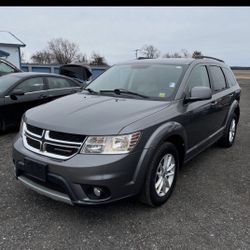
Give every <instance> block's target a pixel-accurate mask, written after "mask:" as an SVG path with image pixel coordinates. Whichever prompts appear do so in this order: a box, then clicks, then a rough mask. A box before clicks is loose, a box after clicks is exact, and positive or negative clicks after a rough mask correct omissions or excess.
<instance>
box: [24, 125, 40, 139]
mask: <svg viewBox="0 0 250 250" xmlns="http://www.w3.org/2000/svg"><path fill="white" fill-rule="evenodd" d="M26 126H27V129H28V130H29V131H30V132H31V133H33V134H36V135H39V136H42V134H43V129H41V128H37V127H34V126H31V125H29V124H26Z"/></svg>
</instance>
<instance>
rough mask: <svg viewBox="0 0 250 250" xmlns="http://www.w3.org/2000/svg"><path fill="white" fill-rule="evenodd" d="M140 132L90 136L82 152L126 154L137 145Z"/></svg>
mask: <svg viewBox="0 0 250 250" xmlns="http://www.w3.org/2000/svg"><path fill="white" fill-rule="evenodd" d="M140 135H141V134H140V132H136V133H133V134H129V135H119V136H89V137H88V138H87V139H86V141H85V143H84V145H83V147H82V150H81V153H82V154H126V153H129V152H130V151H131V150H133V148H134V147H135V146H136V144H137V142H138V140H139V138H140Z"/></svg>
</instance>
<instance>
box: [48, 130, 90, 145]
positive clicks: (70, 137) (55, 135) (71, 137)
mask: <svg viewBox="0 0 250 250" xmlns="http://www.w3.org/2000/svg"><path fill="white" fill-rule="evenodd" d="M49 136H50V138H52V139H56V140H62V141H73V142H83V141H84V139H85V136H84V135H75V134H68V133H61V132H55V131H50V132H49Z"/></svg>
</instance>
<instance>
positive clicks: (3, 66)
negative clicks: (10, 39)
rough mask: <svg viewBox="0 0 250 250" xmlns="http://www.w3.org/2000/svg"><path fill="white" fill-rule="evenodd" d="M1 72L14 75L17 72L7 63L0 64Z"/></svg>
mask: <svg viewBox="0 0 250 250" xmlns="http://www.w3.org/2000/svg"><path fill="white" fill-rule="evenodd" d="M0 72H2V73H12V72H15V70H14V69H13V68H12V67H10V66H9V65H7V64H6V63H3V62H0Z"/></svg>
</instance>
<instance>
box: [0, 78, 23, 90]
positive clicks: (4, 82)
mask: <svg viewBox="0 0 250 250" xmlns="http://www.w3.org/2000/svg"><path fill="white" fill-rule="evenodd" d="M19 79H20V77H18V76H16V75H15V74H13V75H12V74H11V75H5V76H1V77H0V92H5V91H6V90H7V89H8V88H9V87H11V86H12V85H13V84H14V83H16V82H17V81H18V80H19Z"/></svg>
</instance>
